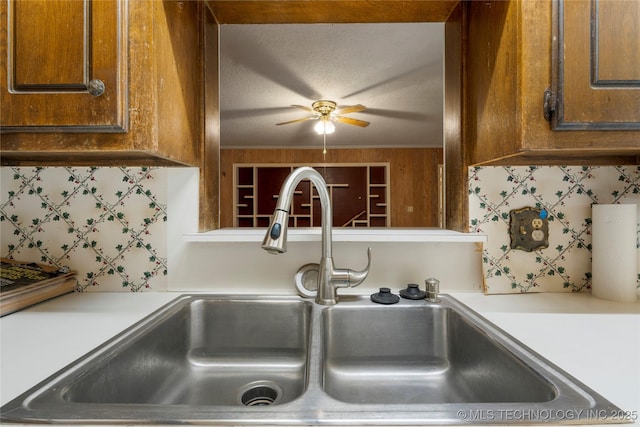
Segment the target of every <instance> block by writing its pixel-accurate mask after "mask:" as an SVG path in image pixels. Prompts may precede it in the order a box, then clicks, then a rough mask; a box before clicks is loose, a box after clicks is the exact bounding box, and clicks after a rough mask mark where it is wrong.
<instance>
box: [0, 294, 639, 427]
mask: <svg viewBox="0 0 640 427" xmlns="http://www.w3.org/2000/svg"><path fill="white" fill-rule="evenodd" d="M178 295H179V294H178V293H173V292H165V293H140V294H129V293H81V294H69V295H66V296H63V297H60V298H57V299H55V300H52V301H49V302H46V303H43V304H39V305H37V306H35V307H32V308H29V309H27V310H24V311H21V312H18V313H14V314H11V315H9V316H5V317H3V318H0V344H1V348H0V402H1V404H3V405H4V404H5V403H6V402H8V401H9V400H11V399H13V398H14V397H16V396H18V395H19V394H20V393H22V392H24V391H26V390H28V389H29V388H31V387H32V386H34V385H35V384H36V383H38V382H39V381H41V380H43V379H45V378H46V377H47V376H49V375H51V374H53V373H54V372H56V371H57V370H59V369H61V368H63V367H64V366H66V365H67V364H68V363H70V362H72V361H73V360H75V359H76V358H78V357H80V356H82V355H83V354H85V353H86V352H88V351H89V350H91V349H92V348H94V347H96V346H97V345H99V344H101V343H102V342H104V341H105V340H107V339H108V338H110V337H112V336H113V335H115V334H117V333H118V332H120V331H122V330H123V329H125V328H127V327H128V326H130V325H131V324H133V323H134V322H136V321H138V320H140V319H142V318H143V317H144V316H146V315H147V314H149V313H150V312H152V311H153V310H155V309H157V308H159V307H161V306H162V305H163V304H165V303H167V302H169V301H170V300H172V299H173V298H175V297H177V296H178ZM452 295H453V296H454V297H456V298H457V299H459V300H460V301H461V302H463V303H465V304H467V305H468V306H469V307H471V308H472V309H474V310H475V311H477V312H479V313H480V314H482V315H483V316H484V317H486V318H487V319H489V320H490V321H492V322H494V323H495V324H496V325H498V326H499V327H501V328H502V329H504V330H505V331H506V332H508V333H509V334H511V335H513V336H514V337H515V338H517V339H519V340H520V341H521V342H523V343H524V344H525V345H527V346H529V347H530V348H532V349H533V350H534V351H536V352H538V353H539V354H541V355H542V356H544V357H545V358H547V359H548V360H550V361H551V362H553V363H554V364H556V365H558V366H559V367H560V368H562V369H564V370H565V371H567V372H568V373H569V374H571V375H573V376H574V377H576V378H577V379H578V380H580V381H582V382H583V383H585V384H586V385H587V386H589V387H591V388H592V389H594V390H595V391H597V392H598V393H600V394H601V395H603V396H604V397H605V398H607V399H608V400H610V401H611V402H613V403H614V404H615V405H617V406H618V407H620V408H621V409H622V410H624V411H627V412H628V413H629V414H631V415H634V414H635V417H636V418H637V417H639V416H640V302H638V303H634V304H623V303H613V302H608V301H603V300H599V299H597V298H594V297H592V296H591V295H589V294H570V293H567V294H526V295H491V296H485V295H483V294H480V293H453V294H452ZM635 424H636V425H640V421H639V420H636V422H635Z"/></svg>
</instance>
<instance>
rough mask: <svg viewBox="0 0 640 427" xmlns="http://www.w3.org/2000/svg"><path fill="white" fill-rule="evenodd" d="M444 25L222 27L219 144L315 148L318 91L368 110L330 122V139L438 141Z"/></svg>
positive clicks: (402, 143) (358, 143) (380, 143)
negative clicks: (313, 115) (311, 110)
mask: <svg viewBox="0 0 640 427" xmlns="http://www.w3.org/2000/svg"><path fill="white" fill-rule="evenodd" d="M443 45H444V24H442V23H411V24H278V25H276V24H266V25H248V24H245V25H221V26H220V87H221V89H220V107H221V112H220V116H221V129H220V132H221V144H222V146H223V147H227V148H229V147H236V148H246V147H252V148H257V147H264V148H267V147H279V148H284V147H289V148H293V147H296V148H315V147H318V146H320V145H322V136H320V135H318V134H316V133H315V132H314V131H313V125H314V124H315V121H311V120H309V121H303V122H299V123H293V124H288V125H283V126H276V123H280V122H285V121H289V120H295V119H298V118H303V117H307V116H308V115H309V114H308V113H306V112H305V111H303V110H301V109H298V108H294V107H291V105H292V104H299V105H305V106H309V107H311V103H312V102H313V101H316V100H318V99H330V100H333V101H335V102H337V103H338V108H340V107H342V106H348V105H354V104H363V105H365V106H366V107H367V110H365V111H362V112H358V113H351V114H348V115H347V116H348V117H352V118H355V119H360V120H365V121H368V122H371V124H370V125H369V126H368V127H366V128H360V127H357V126H352V125H348V124H344V123H336V131H335V133H333V134H331V135H327V146H328V147H329V148H330V147H389V146H397V147H441V146H442V134H443V131H442V126H443V123H442V121H443V119H442V103H443V84H442V81H443V56H444V53H443Z"/></svg>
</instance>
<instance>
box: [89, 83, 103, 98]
mask: <svg viewBox="0 0 640 427" xmlns="http://www.w3.org/2000/svg"><path fill="white" fill-rule="evenodd" d="M87 90H88V91H89V93H90V94H91V95H93V96H100V95H102V94H103V93H104V82H103V81H102V80H100V79H93V80H91V81H90V82H89V85H88V86H87Z"/></svg>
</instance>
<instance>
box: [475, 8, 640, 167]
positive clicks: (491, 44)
mask: <svg viewBox="0 0 640 427" xmlns="http://www.w3.org/2000/svg"><path fill="white" fill-rule="evenodd" d="M626 3H631V4H634V5H635V6H634V7H633V8H631V9H633V11H628V10H627V11H624V12H623V11H622V9H616V8H617V6H615V4H618V6H619V5H620V4H626ZM638 3H639V2H637V1H631V2H628V1H624V0H621V1H618V0H607V1H602V2H595V1H591V0H571V1H566V2H565V3H564V5H565V9H566V7H567V6H568V7H569V10H568V11H570V12H571V13H570V16H571V20H570V21H571V22H569V15H565V20H564V43H565V45H564V46H565V50H564V52H565V54H566V58H567V60H566V61H564V65H565V69H564V83H565V85H564V88H565V92H564V94H563V95H562V98H563V100H564V117H565V119H569V118H570V119H571V120H576V121H578V122H580V124H576V125H571V126H574V129H575V130H554V129H553V127H552V123H551V122H550V121H549V120H547V119H546V118H545V115H546V111H545V104H546V105H549V104H551V105H554V103H553V102H550V99H549V97H548V96H547V95H546V94H548V93H549V92H550V89H551V87H552V80H553V79H552V73H553V72H555V71H556V70H557V69H558V68H555V67H554V65H555V64H556V60H557V57H554V53H556V51H555V50H554V34H553V29H554V20H553V17H554V10H553V9H554V7H556V6H560V4H559V3H558V0H553V1H539V0H511V1H502V0H496V1H481V2H480V1H469V2H466V3H465V6H466V9H465V17H466V21H467V25H466V28H467V31H468V33H467V37H466V42H465V45H464V52H463V56H464V61H463V62H464V70H463V85H464V107H463V109H464V112H463V134H464V135H463V140H464V147H465V150H466V151H465V159H466V162H467V163H468V164H470V165H487V164H493V165H499V164H502V165H504V164H514V165H515V164H521V165H522V164H524V165H527V164H596V163H600V164H629V163H630V164H636V163H637V162H638V160H639V156H640V127H637V124H638V123H637V122H638V120H640V116H639V115H638V113H639V112H640V103H639V101H640V97H639V96H640V94H639V89H638V88H637V84H638V81H637V79H638V72H639V71H638V70H640V64H639V63H638V46H640V34H639V33H638V25H639V24H638V22H639V21H638V19H637V18H636V17H635V16H634V15H633V14H632V13H636V12H635V10H637V8H638ZM593 7H595V8H596V9H597V8H600V12H599V14H600V18H599V21H596V22H597V23H598V25H599V26H600V28H599V31H598V34H599V38H598V39H597V43H596V42H595V39H591V38H590V35H589V34H590V28H591V24H590V22H591V18H590V17H591V15H592V13H593V12H592V10H593V9H592V8H593ZM575 9H578V11H579V12H580V13H574V12H575ZM605 9H606V13H604V10H605ZM603 13H604V14H603ZM605 15H608V17H607V18H605ZM617 19H621V21H620V22H615V21H616V20H617ZM623 21H624V22H623ZM613 27H615V28H613ZM594 43H595V44H596V46H597V45H599V46H600V47H599V48H598V49H597V50H594V48H593V45H594ZM623 44H624V45H625V46H624V47H623V46H622V45H623ZM605 46H607V47H606V48H605ZM605 50H606V52H605ZM590 52H591V53H590ZM593 52H600V54H599V55H597V56H596V57H595V58H592V56H593V55H592V54H593ZM625 52H628V53H625ZM569 56H571V57H572V59H571V61H570V60H569ZM592 59H593V60H592ZM596 65H597V67H596ZM594 70H595V72H594ZM594 75H595V76H597V80H596V81H595V82H594V80H593V76H594ZM634 81H635V83H634ZM597 84H602V85H608V86H609V87H607V88H603V87H596V85H597ZM634 85H635V86H634ZM611 86H615V87H611ZM614 95H615V96H614ZM545 101H546V102H545ZM554 114H555V113H554ZM623 121H624V122H626V124H625V125H624V126H625V127H622V126H620V125H622V123H623ZM597 122H602V123H609V124H611V123H614V124H616V126H619V127H609V128H607V129H608V130H602V129H598V128H597V127H596V125H595V123H597ZM585 124H586V125H585ZM571 126H570V127H571ZM630 127H634V128H635V130H634V129H632V130H628V129H629V128H630ZM623 129H625V130H623Z"/></svg>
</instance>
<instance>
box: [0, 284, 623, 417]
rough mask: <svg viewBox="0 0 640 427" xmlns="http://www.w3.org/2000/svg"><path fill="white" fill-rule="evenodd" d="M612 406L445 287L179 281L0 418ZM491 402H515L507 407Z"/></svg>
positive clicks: (582, 410) (458, 412)
mask: <svg viewBox="0 0 640 427" xmlns="http://www.w3.org/2000/svg"><path fill="white" fill-rule="evenodd" d="M613 410H617V408H616V407H615V406H614V405H613V404H611V403H610V402H608V401H607V400H605V399H604V398H603V397H602V396H600V395H598V394H597V393H596V392H594V391H593V390H591V389H589V388H588V387H586V386H585V385H584V384H582V383H580V382H579V381H577V380H576V379H575V378H572V377H571V376H569V375H568V374H567V373H565V372H563V371H562V370H560V369H559V368H557V367H555V366H554V365H552V364H551V363H550V362H548V361H546V360H545V359H543V358H542V357H540V356H539V355H537V354H535V353H534V352H532V351H531V350H530V349H528V348H527V347H525V346H524V345H523V344H521V343H520V342H518V341H516V340H515V339H514V338H512V337H510V336H509V335H507V334H506V333H505V332H503V331H501V330H500V329H499V328H497V327H496V326H495V325H493V324H491V323H490V322H488V321H487V320H486V319H484V318H482V317H481V316H479V315H478V314H477V313H475V312H473V311H472V310H471V309H469V308H468V307H466V306H465V305H463V304H461V303H460V302H458V301H457V300H455V299H454V298H452V297H450V296H448V295H442V296H441V302H439V303H429V302H426V301H425V300H420V301H410V300H402V301H401V302H400V303H398V304H395V305H390V306H383V305H379V304H375V303H372V302H371V301H370V300H369V298H368V297H342V299H341V302H340V303H339V304H338V305H335V306H331V307H324V306H319V305H317V304H315V303H313V302H309V301H305V300H302V299H300V298H298V297H273V296H272V297H269V296H264V297H249V296H220V295H198V294H196V295H183V296H181V297H178V298H177V299H175V300H174V301H172V302H170V303H169V304H167V305H166V306H164V307H163V308H161V309H159V310H158V311H156V312H154V313H152V314H151V315H149V316H148V317H147V318H145V319H144V320H142V321H140V322H139V323H137V324H135V325H133V326H132V327H130V328H129V329H127V330H126V331H124V332H122V333H121V334H119V335H118V336H116V337H114V338H113V339H111V340H109V341H108V342H106V343H105V344H103V345H102V346H100V347H98V348H97V349H95V350H93V351H92V352H90V353H88V354H87V355H86V356H84V357H83V358H81V359H79V360H78V361H76V362H74V363H72V364H71V365H69V366H67V367H66V368H64V369H63V370H61V371H60V372H58V373H56V374H54V375H53V376H51V377H50V378H48V379H47V380H45V381H43V382H42V383H40V384H38V385H37V386H35V387H33V388H32V389H31V390H29V391H27V392H26V393H24V394H23V395H21V396H19V397H18V398H16V399H15V400H13V401H11V402H9V403H8V404H6V405H5V406H4V407H2V408H1V410H0V411H1V417H0V419H1V420H2V421H3V422H12V421H14V422H52V423H61V424H71V423H77V424H101V423H107V424H132V423H141V424H145V423H147V424H162V423H170V424H254V425H255V424H278V425H283V424H287V425H304V424H334V425H336V424H339V425H356V424H363V425H373V424H379V425H440V424H446V425H456V424H460V425H462V424H474V425H475V424H484V423H491V424H495V423H503V424H514V423H522V424H532V423H552V424H563V423H579V424H586V423H591V422H593V420H594V419H596V417H589V415H588V414H590V413H591V414H593V413H599V411H607V413H609V412H611V411H613ZM505 414H512V415H513V414H523V415H524V414H526V415H527V416H522V417H520V418H517V417H514V416H511V417H504V416H502V415H505Z"/></svg>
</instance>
